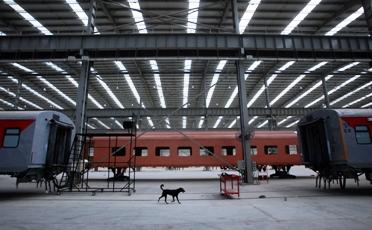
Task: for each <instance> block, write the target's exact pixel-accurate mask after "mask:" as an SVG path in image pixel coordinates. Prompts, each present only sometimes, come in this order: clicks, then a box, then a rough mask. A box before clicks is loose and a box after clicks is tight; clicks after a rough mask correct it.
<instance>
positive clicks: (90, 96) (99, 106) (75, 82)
mask: <svg viewBox="0 0 372 230" xmlns="http://www.w3.org/2000/svg"><path fill="white" fill-rule="evenodd" d="M44 63H45V64H46V65H48V66H49V67H51V68H52V69H54V70H55V71H57V72H59V73H62V74H67V72H66V71H65V70H64V69H62V68H61V67H59V66H57V65H56V64H54V63H53V62H44ZM65 78H66V79H67V80H68V81H70V82H71V84H73V85H74V86H75V87H76V88H78V87H79V83H77V81H76V80H75V79H74V78H73V77H71V75H65ZM88 99H89V100H90V101H91V102H92V103H93V104H94V105H96V106H97V107H98V108H99V109H103V106H102V105H101V104H100V103H99V102H98V101H97V100H96V99H95V98H94V97H92V95H90V94H89V93H88Z"/></svg>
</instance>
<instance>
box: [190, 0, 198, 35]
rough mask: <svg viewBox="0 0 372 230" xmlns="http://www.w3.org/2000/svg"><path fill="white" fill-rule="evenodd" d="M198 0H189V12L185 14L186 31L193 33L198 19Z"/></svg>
mask: <svg viewBox="0 0 372 230" xmlns="http://www.w3.org/2000/svg"><path fill="white" fill-rule="evenodd" d="M198 8H199V0H189V13H188V15H187V33H195V31H196V25H197V24H196V23H197V21H198V13H199V10H198Z"/></svg>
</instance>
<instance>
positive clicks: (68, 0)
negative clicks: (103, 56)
mask: <svg viewBox="0 0 372 230" xmlns="http://www.w3.org/2000/svg"><path fill="white" fill-rule="evenodd" d="M66 3H67V4H68V5H69V6H70V8H71V9H72V10H73V11H74V13H75V14H76V15H77V16H78V18H79V19H80V21H81V22H82V23H83V24H84V26H87V25H88V21H89V17H88V15H87V14H86V13H85V11H84V10H83V8H81V6H80V4H79V3H78V2H77V1H76V0H66ZM93 32H94V33H98V34H99V32H98V29H97V27H94V31H93Z"/></svg>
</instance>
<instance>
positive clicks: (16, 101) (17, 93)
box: [14, 78, 22, 110]
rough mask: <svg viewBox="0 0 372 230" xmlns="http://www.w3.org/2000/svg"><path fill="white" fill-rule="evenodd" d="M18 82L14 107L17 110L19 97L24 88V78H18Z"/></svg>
mask: <svg viewBox="0 0 372 230" xmlns="http://www.w3.org/2000/svg"><path fill="white" fill-rule="evenodd" d="M17 80H18V84H17V92H16V98H15V102H14V108H15V109H16V110H17V109H18V106H19V98H20V97H21V89H22V80H21V79H20V78H17Z"/></svg>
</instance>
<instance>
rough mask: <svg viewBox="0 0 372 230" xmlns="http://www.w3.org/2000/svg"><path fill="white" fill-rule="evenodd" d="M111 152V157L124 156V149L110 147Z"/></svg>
mask: <svg viewBox="0 0 372 230" xmlns="http://www.w3.org/2000/svg"><path fill="white" fill-rule="evenodd" d="M111 151H112V155H113V156H117V157H120V156H125V147H112V148H111Z"/></svg>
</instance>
